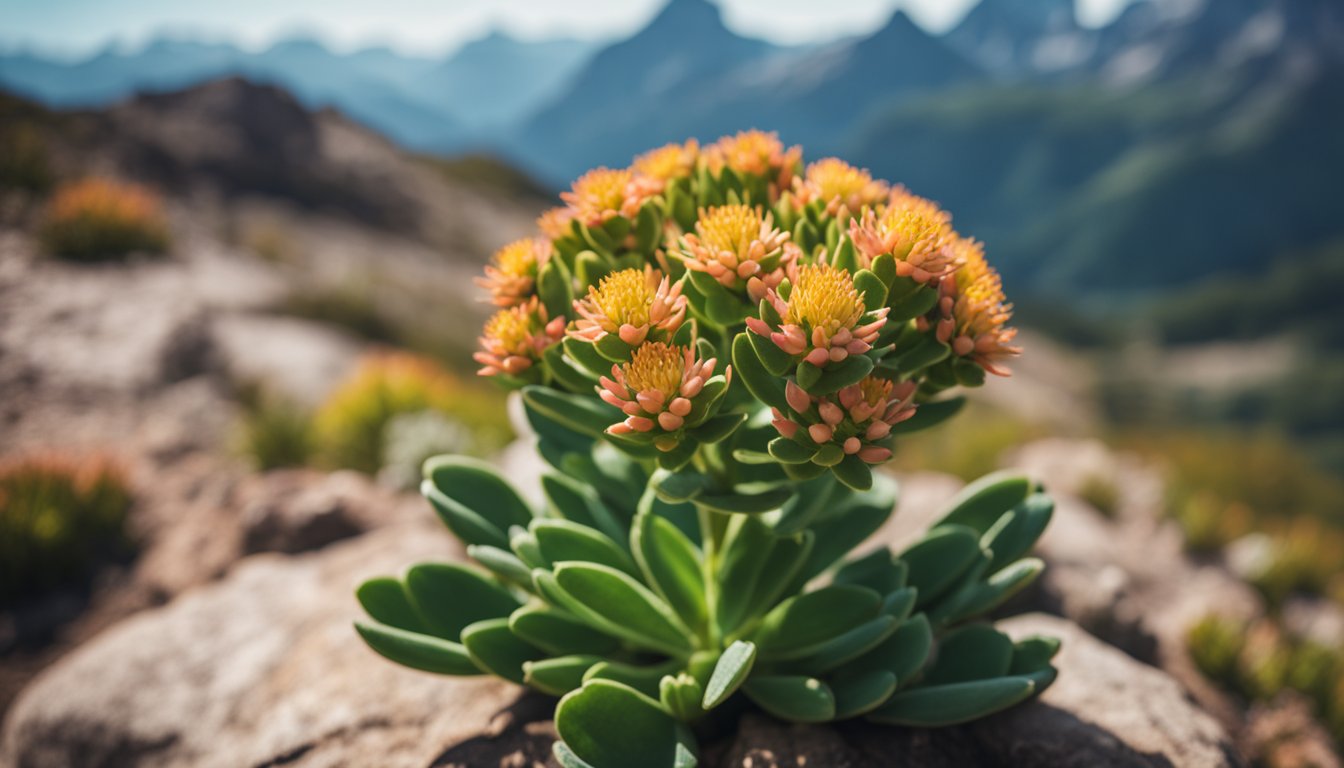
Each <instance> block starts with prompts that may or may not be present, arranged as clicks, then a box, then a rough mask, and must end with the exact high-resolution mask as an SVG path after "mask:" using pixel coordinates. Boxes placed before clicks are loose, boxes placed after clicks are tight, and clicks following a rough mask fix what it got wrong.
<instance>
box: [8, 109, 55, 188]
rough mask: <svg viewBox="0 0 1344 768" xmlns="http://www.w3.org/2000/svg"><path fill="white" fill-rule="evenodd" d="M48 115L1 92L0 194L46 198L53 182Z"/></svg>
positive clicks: (44, 111)
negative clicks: (11, 192)
mask: <svg viewBox="0 0 1344 768" xmlns="http://www.w3.org/2000/svg"><path fill="white" fill-rule="evenodd" d="M54 119H55V118H54V117H53V116H52V115H51V113H49V112H47V111H46V110H44V109H42V108H41V107H38V106H36V105H34V104H30V103H28V102H26V101H24V100H22V99H19V98H16V97H14V96H11V95H9V94H6V93H4V92H0V190H6V189H17V190H23V191H26V192H31V193H36V194H45V193H46V192H47V191H48V190H49V189H51V186H52V184H53V183H54V182H55V173H54V171H53V170H52V167H51V147H50V146H49V145H48V141H47V138H46V137H47V135H48V133H49V131H50V124H51V123H52V122H53V121H54Z"/></svg>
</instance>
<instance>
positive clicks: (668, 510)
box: [631, 486, 700, 546]
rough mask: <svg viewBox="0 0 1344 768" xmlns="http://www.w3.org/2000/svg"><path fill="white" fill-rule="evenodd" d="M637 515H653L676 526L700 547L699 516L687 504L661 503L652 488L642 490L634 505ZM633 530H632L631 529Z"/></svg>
mask: <svg viewBox="0 0 1344 768" xmlns="http://www.w3.org/2000/svg"><path fill="white" fill-rule="evenodd" d="M636 510H637V514H641V515H654V516H657V517H661V518H663V519H664V520H667V521H668V522H670V523H672V525H674V526H676V528H677V530H679V531H681V533H682V534H683V535H684V536H685V537H686V538H687V539H689V540H690V541H691V543H692V544H695V545H696V546H699V545H700V516H699V513H698V512H696V509H695V505H694V504H690V503H689V502H669V501H663V500H662V499H661V498H659V496H658V492H657V491H655V490H654V489H653V487H652V486H648V487H646V488H645V489H644V494H643V495H642V496H640V497H639V503H638V504H637V505H636ZM631 530H633V528H632V529H631Z"/></svg>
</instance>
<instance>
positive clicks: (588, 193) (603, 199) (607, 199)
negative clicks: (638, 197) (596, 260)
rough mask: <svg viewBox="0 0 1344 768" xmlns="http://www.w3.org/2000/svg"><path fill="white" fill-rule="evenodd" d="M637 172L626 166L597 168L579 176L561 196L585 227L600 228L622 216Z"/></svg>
mask: <svg viewBox="0 0 1344 768" xmlns="http://www.w3.org/2000/svg"><path fill="white" fill-rule="evenodd" d="M633 179H634V173H633V172H631V171H630V170H629V169H627V168H622V169H619V170H616V169H612V168H594V169H593V170H591V171H589V172H587V173H585V174H584V175H582V176H580V177H579V179H578V180H577V181H575V182H574V186H573V188H572V189H571V190H570V191H569V192H565V193H563V194H561V195H560V197H561V198H562V199H563V200H564V201H565V202H566V203H568V204H569V207H570V209H571V210H572V211H573V213H574V216H575V217H576V218H577V219H578V220H579V221H581V222H583V224H584V225H585V226H589V227H597V226H601V225H602V224H604V223H606V222H607V221H608V220H609V219H612V218H614V217H616V216H619V215H621V211H622V209H623V208H624V207H625V206H626V192H627V190H628V188H629V186H630V182H631V181H632V180H633Z"/></svg>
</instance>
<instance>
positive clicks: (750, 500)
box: [692, 488, 793, 515]
mask: <svg viewBox="0 0 1344 768" xmlns="http://www.w3.org/2000/svg"><path fill="white" fill-rule="evenodd" d="M791 498H793V489H791V488H772V489H770V490H766V491H761V492H760V493H702V494H700V495H699V496H696V497H695V498H694V499H692V503H694V504H695V505H696V506H697V507H704V508H706V509H711V510H714V511H715V512H724V513H727V514H734V513H736V514H746V515H758V514H761V513H762V512H770V511H773V510H776V509H779V508H780V507H781V506H783V504H784V502H786V501H788V500H789V499H791Z"/></svg>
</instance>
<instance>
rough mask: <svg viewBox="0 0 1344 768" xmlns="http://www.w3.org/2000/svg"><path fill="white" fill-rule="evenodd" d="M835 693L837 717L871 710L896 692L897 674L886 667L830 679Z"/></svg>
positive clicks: (850, 715)
mask: <svg viewBox="0 0 1344 768" xmlns="http://www.w3.org/2000/svg"><path fill="white" fill-rule="evenodd" d="M827 684H828V685H830V687H831V693H832V694H834V695H835V719H836V720H844V719H846V718H850V717H858V716H859V715H862V714H864V713H866V712H871V711H872V710H874V709H876V708H877V707H879V706H881V705H882V702H884V701H886V700H887V699H889V698H891V695H892V694H893V693H895V692H896V676H895V675H893V674H892V673H890V672H888V671H887V670H885V669H879V670H874V671H870V672H865V673H863V674H857V675H850V676H846V677H842V678H839V679H833V680H828V681H827Z"/></svg>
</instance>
